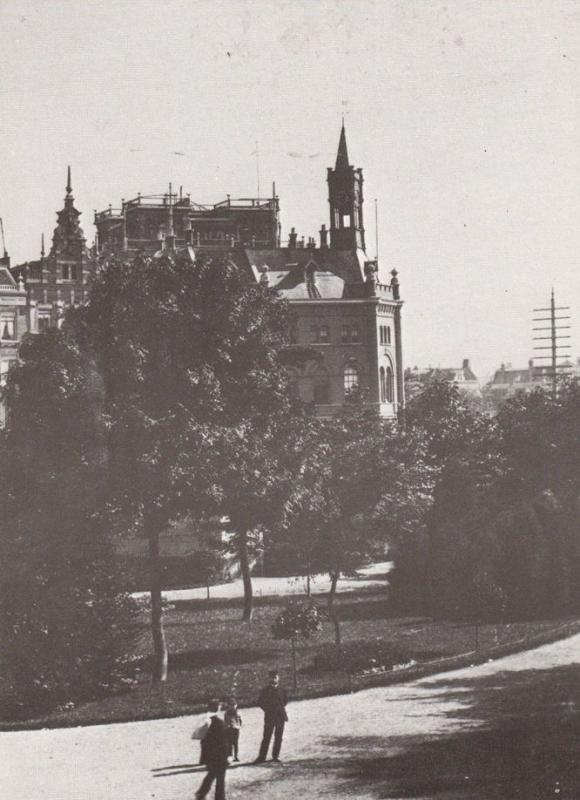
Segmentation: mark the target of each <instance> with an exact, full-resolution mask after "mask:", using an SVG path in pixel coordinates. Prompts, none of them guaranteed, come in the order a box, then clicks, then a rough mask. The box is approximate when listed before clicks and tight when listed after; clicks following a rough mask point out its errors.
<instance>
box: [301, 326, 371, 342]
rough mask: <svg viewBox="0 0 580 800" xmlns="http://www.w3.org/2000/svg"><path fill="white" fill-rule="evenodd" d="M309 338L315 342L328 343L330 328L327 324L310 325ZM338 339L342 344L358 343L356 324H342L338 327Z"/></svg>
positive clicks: (359, 338) (359, 339)
mask: <svg viewBox="0 0 580 800" xmlns="http://www.w3.org/2000/svg"><path fill="white" fill-rule="evenodd" d="M310 338H311V341H312V342H314V343H315V344H329V343H330V341H331V338H330V328H329V327H328V325H324V324H323V325H311V326H310ZM340 341H341V343H342V344H360V341H361V335H360V328H359V326H358V325H343V326H342V327H341V329H340Z"/></svg>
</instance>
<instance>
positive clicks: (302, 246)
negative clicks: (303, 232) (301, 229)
mask: <svg viewBox="0 0 580 800" xmlns="http://www.w3.org/2000/svg"><path fill="white" fill-rule="evenodd" d="M298 247H300V248H302V249H304V236H303V237H302V238H301V239H300V241H299V242H298Z"/></svg>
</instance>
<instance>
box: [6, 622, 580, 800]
mask: <svg viewBox="0 0 580 800" xmlns="http://www.w3.org/2000/svg"><path fill="white" fill-rule="evenodd" d="M579 660H580V635H576V636H574V637H571V638H570V639H567V640H564V641H560V642H556V643H554V644H549V645H545V646H543V647H540V648H538V649H537V650H533V651H529V652H525V653H519V654H517V655H514V656H509V657H507V658H504V659H501V660H500V661H497V662H494V663H488V664H485V665H482V666H479V667H474V668H471V669H464V670H458V671H456V672H450V673H445V674H444V675H438V676H434V677H432V678H428V679H425V680H420V681H417V682H414V683H411V684H408V685H399V686H391V687H387V688H384V689H370V690H366V691H363V692H359V693H357V694H353V695H348V696H339V697H329V698H320V699H316V700H308V701H303V702H300V703H293V704H291V705H290V707H289V716H290V723H289V725H288V729H287V736H286V738H285V741H284V747H283V757H284V763H283V764H282V765H280V766H278V765H272V764H267V765H265V766H260V767H255V766H246V765H244V764H242V765H241V766H239V767H237V766H236V768H232V769H230V770H229V772H228V776H227V783H228V799H229V800H238V799H240V800H241V798H245V797H248V798H249V797H251V798H253V800H277V799H278V798H288V800H291V798H302V797H304V798H308V800H322V798H325V800H328V798H333V800H334V798H341V797H352V798H358V799H359V800H366V799H367V798H369V799H370V798H373V799H374V798H379V797H381V798H403V797H405V798H414V800H420V799H421V798H434V797H437V800H441V798H453V799H454V800H456V799H457V798H482V800H483V799H484V798H485V800H489V798H496V797H497V798H500V797H508V796H509V797H522V798H524V797H525V798H526V800H534V798H535V797H538V798H539V797H542V798H543V797H548V796H550V797H552V796H554V797H558V798H560V799H561V798H577V797H578V796H580V795H579V794H570V793H568V794H566V793H565V792H564V791H563V790H562V789H561V785H562V784H561V781H564V782H565V780H566V776H564V775H563V774H562V775H560V777H559V773H558V771H557V768H556V767H555V766H554V757H553V754H552V756H551V757H550V758H551V760H550V762H549V764H548V765H547V766H546V770H548V772H546V774H545V775H544V773H542V780H544V781H545V782H546V789H547V788H548V787H549V786H552V785H553V790H552V791H550V792H549V794H535V793H533V794H531V793H529V789H527V790H526V791H528V794H527V795H526V794H519V793H518V791H517V790H516V791H514V787H513V786H511V787H509V790H508V788H507V785H506V780H508V779H510V776H512V772H513V770H512V768H511V767H510V764H511V761H506V763H505V764H504V760H505V759H503V755H502V753H499V751H498V748H499V747H500V744H499V742H500V741H504V740H502V739H501V738H500V735H499V734H498V733H497V731H498V730H500V731H501V735H504V734H505V737H506V738H505V741H504V744H503V745H502V746H501V747H502V748H503V749H505V747H508V749H509V747H510V743H511V744H512V745H513V742H514V741H517V740H518V736H519V734H518V732H517V731H518V730H520V729H519V728H516V729H515V731H516V732H515V733H514V730H512V729H510V728H509V726H510V725H512V726H513V724H514V721H515V722H517V721H518V720H519V722H520V723H521V722H522V720H525V721H526V725H528V723H529V720H533V719H537V720H538V726H537V730H535V733H534V736H535V737H536V739H537V737H538V736H543V735H544V734H545V731H546V730H548V728H549V725H548V726H547V723H546V721H545V719H544V718H543V717H542V714H543V713H544V712H546V710H547V709H548V708H549V709H550V710H551V713H552V714H553V712H554V709H558V712H557V713H558V714H560V713H561V714H562V715H563V716H562V719H563V720H564V722H566V720H572V721H573V722H574V724H575V727H574V731H576V729H577V728H578V724H577V723H578V718H577V717H576V716H575V715H576V708H577V707H580V697H578V696H577V693H576V690H575V689H573V688H572V687H574V686H576V685H580V681H579V680H578V677H579V676H578V666H577V664H578V661H579ZM557 687H561V691H556V689H557ZM571 692H572V694H571ZM498 698H500V699H501V701H498ZM242 713H243V717H244V727H243V730H242V735H241V756H242V759H244V760H246V759H247V760H248V761H250V760H252V759H253V758H254V757H255V755H256V752H257V745H258V740H259V736H260V726H261V713H260V712H258V710H257V709H245V710H243V712H242ZM551 719H552V718H551ZM561 721H562V720H559V721H558V725H557V726H555V727H554V731H556V730H561V725H560V723H561ZM194 723H195V718H193V717H184V718H179V719H170V720H156V721H152V722H139V723H128V724H122V725H108V726H96V727H92V728H75V729H69V730H54V731H48V730H47V731H30V732H15V733H0V756H1V760H2V765H3V769H2V777H1V779H0V796H2V797H6V798H7V800H48V799H49V798H51V799H52V798H54V800H150V799H152V798H155V800H180V798H192V797H193V793H194V790H195V788H197V786H198V785H199V783H200V781H201V777H202V774H201V773H200V772H199V771H198V767H197V766H196V761H197V754H198V744H197V743H196V742H191V741H190V740H189V735H190V732H191V730H192V728H193V726H194ZM522 724H523V723H522ZM492 729H493V730H494V731H495V735H494V737H493V738H492V739H491V742H492V744H491V746H490V743H489V742H488V743H487V744H486V743H485V741H484V740H482V739H478V738H476V737H485V736H487V735H488V732H489V731H490V730H492ZM550 730H551V728H550ZM526 736H527V737H528V739H530V736H531V734H530V730H529V728H528V727H526ZM474 737H475V738H474ZM567 737H568V740H569V744H570V747H573V748H577V742H576V741H575V740H574V737H573V735H571V734H570V731H568V733H567ZM528 739H526V741H528ZM536 739H534V737H533V736H532V737H531V739H530V742H532V745H534V746H533V747H532V745H530V747H531V750H530V747H528V748H527V749H526V750H525V753H524V755H526V757H527V756H528V755H529V756H530V759H531V760H530V764H531V767H528V768H527V771H526V772H522V775H521V776H520V777H519V778H518V777H517V775H516V776H515V777H514V776H512V779H513V781H514V782H515V786H516V788H517V787H518V786H520V785H521V784H522V781H523V782H525V781H526V780H528V777H526V776H529V774H530V768H531V769H532V771H533V768H536V767H537V764H538V757H537V747H536V745H537V742H536ZM552 744H553V743H552ZM534 748H536V749H534ZM494 749H495V751H494ZM488 750H489V752H488ZM528 751H529V752H528ZM579 752H580V751H579ZM447 753H453V754H454V755H453V758H448V757H447V756H446V755H445V754H447ZM534 753H536V755H535V756H534ZM564 755H566V754H564ZM488 756H489V757H488ZM521 757H522V754H521V753H520V761H521ZM566 758H567V761H566V763H569V762H570V757H569V754H568V755H567V756H566ZM498 759H499V760H498ZM532 759H533V762H532ZM556 760H557V759H556ZM448 761H449V763H447V762H448ZM518 763H519V762H518ZM574 763H575V762H574ZM494 764H496V765H497V766H495V767H494ZM502 765H503V766H502ZM577 766H579V767H580V765H577ZM524 768H525V765H523V766H522V769H524ZM562 769H564V767H562ZM494 770H495V772H494ZM510 770H511V771H510ZM546 770H544V772H545V771H546ZM550 770H552V772H553V774H552V772H550ZM506 771H507V772H506ZM506 775H507V777H506ZM529 779H530V780H531V778H529ZM537 780H540V778H539V777H538V778H537ZM569 783H570V782H569Z"/></svg>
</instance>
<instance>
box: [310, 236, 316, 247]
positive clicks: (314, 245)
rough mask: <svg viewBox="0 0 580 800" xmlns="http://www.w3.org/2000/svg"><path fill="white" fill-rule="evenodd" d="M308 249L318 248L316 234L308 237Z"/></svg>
mask: <svg viewBox="0 0 580 800" xmlns="http://www.w3.org/2000/svg"><path fill="white" fill-rule="evenodd" d="M308 249H309V250H315V249H316V241H315V239H314V236H309V237H308Z"/></svg>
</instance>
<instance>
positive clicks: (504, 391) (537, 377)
mask: <svg viewBox="0 0 580 800" xmlns="http://www.w3.org/2000/svg"><path fill="white" fill-rule="evenodd" d="M559 367H560V369H561V373H562V375H566V376H568V377H571V378H573V377H580V359H577V360H576V363H575V364H574V363H573V362H571V361H566V362H563V363H561V364H560V365H559ZM551 388H552V368H551V366H547V365H543V366H536V365H535V364H534V361H533V359H530V360H529V361H528V366H527V368H526V369H513V368H512V365H511V364H502V365H501V367H500V368H499V369H498V370H496V371H495V374H494V376H493V378H492V379H491V381H490V382H489V383H488V384H487V385H486V386H485V387H484V389H483V394H484V397H485V399H486V401H487V402H489V404H490V405H491V406H492V408H493V409H494V410H495V411H497V410H498V408H499V407H500V406H501V404H502V403H503V402H504V401H505V400H507V399H509V398H510V397H515V396H516V395H517V394H519V393H521V392H531V391H534V389H547V390H550V389H551Z"/></svg>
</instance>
